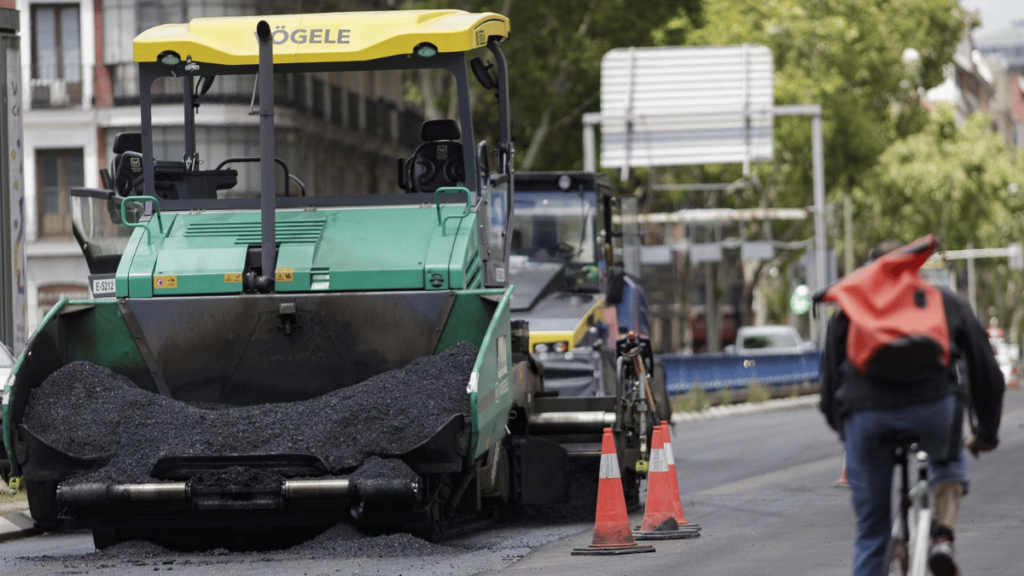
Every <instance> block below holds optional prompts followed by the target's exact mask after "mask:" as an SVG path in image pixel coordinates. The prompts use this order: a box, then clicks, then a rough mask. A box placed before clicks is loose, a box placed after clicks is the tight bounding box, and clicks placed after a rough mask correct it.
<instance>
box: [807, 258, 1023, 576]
mask: <svg viewBox="0 0 1024 576" xmlns="http://www.w3.org/2000/svg"><path fill="white" fill-rule="evenodd" d="M902 245H903V244H902V243H901V242H899V241H893V240H887V241H885V242H882V243H881V244H879V245H878V246H876V247H875V249H873V250H872V252H871V261H874V260H876V259H878V258H880V257H881V256H882V255H884V254H886V253H888V252H890V251H893V250H896V249H897V248H900V247H901V246H902ZM847 278H849V276H848V277H847ZM883 282H884V280H883ZM883 289H884V288H883ZM893 289H898V288H896V284H895V283H893ZM918 292H920V291H918ZM937 294H941V300H942V304H943V308H944V313H945V324H946V326H947V327H948V349H949V352H950V356H951V358H952V360H951V361H950V362H949V364H948V366H947V367H946V368H945V369H940V370H936V371H933V372H932V373H928V374H923V375H922V376H921V377H919V378H916V379H914V380H912V381H905V382H892V381H884V380H883V379H880V378H875V377H868V376H865V375H864V374H863V373H862V372H861V371H859V370H857V369H855V368H854V366H853V365H852V364H851V360H850V356H852V354H851V349H850V348H848V344H849V343H848V341H847V335H848V332H849V330H850V326H851V322H853V321H854V319H851V318H849V317H848V316H847V315H846V314H845V313H843V312H842V311H840V312H839V313H837V314H836V315H835V316H834V317H833V318H832V320H831V321H830V323H829V327H828V332H827V334H826V340H825V350H824V357H823V359H822V368H821V371H822V374H821V379H822V380H821V411H822V412H823V413H824V414H825V417H826V419H827V420H828V424H829V426H831V427H832V428H833V429H834V430H836V432H838V433H839V435H840V438H842V440H843V441H844V443H845V448H846V457H847V461H846V472H847V478H848V481H849V484H850V488H851V491H852V499H853V508H854V512H855V514H856V516H857V538H856V541H855V542H854V553H853V574H854V575H855V576H878V575H879V574H883V573H884V572H883V568H886V567H883V566H882V563H883V561H884V558H883V557H884V555H885V548H886V545H887V544H888V541H889V536H890V530H891V525H892V524H891V518H890V514H891V507H890V500H891V495H892V477H893V468H894V465H895V463H894V458H893V453H894V448H895V446H894V444H893V442H892V438H893V436H894V434H896V433H899V432H904V433H912V434H914V435H915V436H916V437H917V438H918V440H919V446H920V448H921V449H922V450H924V451H925V452H927V453H928V457H929V483H930V485H931V487H932V489H933V491H934V494H933V499H932V502H933V510H934V513H935V516H934V518H935V521H934V523H933V525H934V526H935V529H934V530H933V534H932V546H931V549H930V551H929V557H928V565H929V567H930V568H931V571H932V573H934V574H935V575H936V576H954V575H958V574H959V570H958V568H957V565H956V561H955V557H954V554H953V540H954V532H953V527H954V524H955V522H956V517H957V512H958V510H959V506H960V499H961V497H962V496H963V495H964V494H966V493H967V487H968V478H967V465H966V464H967V463H966V460H965V458H964V457H963V450H962V448H961V442H960V439H961V429H962V415H963V407H964V403H965V400H966V399H965V394H963V393H962V392H963V390H964V388H968V387H969V393H970V400H971V405H972V406H971V408H972V409H973V410H974V413H975V415H976V417H977V426H976V428H975V429H974V432H973V433H972V434H971V435H970V437H969V438H968V439H967V440H966V442H964V443H963V445H964V446H966V448H967V449H968V450H969V451H970V452H971V454H972V455H974V457H976V458H977V457H978V455H979V454H980V453H981V452H988V451H991V450H994V449H995V448H996V446H997V445H998V444H999V438H998V430H999V420H1000V414H1001V411H1002V400H1003V390H1004V388H1005V384H1004V382H1003V376H1002V373H1001V372H1000V370H999V365H998V364H997V363H996V359H995V357H994V355H993V354H992V348H991V346H990V345H989V342H988V335H987V334H986V332H985V329H984V327H982V325H981V323H980V322H979V321H978V319H977V318H976V317H975V315H974V313H973V312H972V311H971V308H970V306H969V305H968V303H967V302H966V300H964V299H963V298H961V297H960V296H959V295H957V294H955V293H953V292H951V291H949V290H947V289H945V288H939V292H938V293H937ZM920 297H921V296H920V294H918V293H916V292H915V293H911V294H906V298H909V299H914V298H920ZM943 308H939V310H943ZM851 341H852V342H857V340H856V339H851ZM957 363H959V365H960V367H961V369H962V372H963V374H964V377H965V379H966V381H967V383H968V386H966V387H963V388H961V387H960V386H959V380H958V377H957V371H956V364H957Z"/></svg>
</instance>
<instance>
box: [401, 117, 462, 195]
mask: <svg viewBox="0 0 1024 576" xmlns="http://www.w3.org/2000/svg"><path fill="white" fill-rule="evenodd" d="M460 138H462V134H461V132H460V131H459V125H458V124H456V123H455V120H452V119H450V118H444V119H441V120H427V121H426V122H424V123H423V126H422V127H421V128H420V139H421V140H423V144H420V146H419V148H417V149H416V152H414V153H413V155H412V156H411V157H410V158H409V162H408V166H409V168H408V169H409V171H410V178H409V183H410V184H411V186H410V188H409V191H410V192H434V191H436V190H437V189H438V188H442V187H444V186H456V185H459V184H462V183H465V181H466V169H465V167H464V166H463V158H462V143H461V142H459V139H460Z"/></svg>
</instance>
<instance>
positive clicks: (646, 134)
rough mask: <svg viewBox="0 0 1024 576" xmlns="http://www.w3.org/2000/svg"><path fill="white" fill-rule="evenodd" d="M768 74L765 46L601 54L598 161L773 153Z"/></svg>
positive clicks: (701, 160) (653, 162)
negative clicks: (599, 144) (602, 55)
mask: <svg viewBox="0 0 1024 576" xmlns="http://www.w3.org/2000/svg"><path fill="white" fill-rule="evenodd" d="M773 73H774V66H773V62H772V53H771V51H770V50H769V49H768V48H767V47H765V46H757V45H743V46H708V47H695V48H682V47H666V48H616V49H615V50H611V51H609V52H608V53H607V54H605V55H604V58H603V59H602V60H601V166H602V167H604V168H620V167H622V166H623V165H628V166H630V167H634V166H638V167H643V166H682V165H695V164H709V163H718V162H723V163H732V162H745V161H749V162H759V161H767V160H771V159H772V138H773V135H772V106H773V105H774V101H773V100H774V93H773V89H772V75H773ZM630 123H631V125H630Z"/></svg>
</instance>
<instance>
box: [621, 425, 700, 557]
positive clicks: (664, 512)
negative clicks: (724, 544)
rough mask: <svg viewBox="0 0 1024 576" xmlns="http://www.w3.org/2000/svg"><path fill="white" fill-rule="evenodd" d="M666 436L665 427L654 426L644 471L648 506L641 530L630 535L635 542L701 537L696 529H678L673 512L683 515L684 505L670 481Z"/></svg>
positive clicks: (686, 527)
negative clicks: (649, 457)
mask: <svg viewBox="0 0 1024 576" xmlns="http://www.w3.org/2000/svg"><path fill="white" fill-rule="evenodd" d="M667 434H668V426H655V427H654V438H653V441H652V442H651V461H650V464H649V467H648V469H647V507H646V508H645V509H644V521H643V524H641V525H640V531H639V532H634V533H633V537H634V538H636V539H637V540H673V539H678V538H696V537H698V536H700V528H699V527H698V528H696V529H694V528H693V527H690V526H683V527H680V525H679V521H678V520H677V519H676V509H677V508H678V510H679V515H680V516H682V509H683V506H682V504H681V503H680V502H679V489H678V488H677V486H678V481H677V482H673V481H672V478H673V476H672V474H671V473H670V472H669V466H668V456H666V454H665V440H664V438H665V436H666V435H667ZM684 521H685V519H684Z"/></svg>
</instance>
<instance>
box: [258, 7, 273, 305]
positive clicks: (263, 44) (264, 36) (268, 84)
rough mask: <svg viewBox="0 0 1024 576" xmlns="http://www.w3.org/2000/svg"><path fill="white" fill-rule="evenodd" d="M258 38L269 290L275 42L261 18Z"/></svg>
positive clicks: (261, 288)
mask: <svg viewBox="0 0 1024 576" xmlns="http://www.w3.org/2000/svg"><path fill="white" fill-rule="evenodd" d="M256 38H257V39H258V40H259V46H260V59H259V76H258V77H259V81H260V222H261V229H262V236H261V240H262V260H261V262H260V264H261V266H262V269H261V272H260V276H259V277H258V278H256V281H255V288H256V290H257V291H258V292H263V293H267V292H270V291H271V290H273V289H274V271H275V268H276V256H277V239H276V238H275V237H274V209H275V208H276V205H275V204H276V199H277V180H276V178H275V175H274V42H273V40H272V39H271V31H270V24H268V23H267V21H266V20H260V21H259V24H257V25H256Z"/></svg>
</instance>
